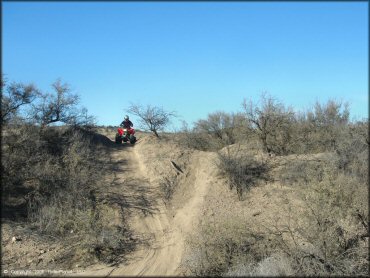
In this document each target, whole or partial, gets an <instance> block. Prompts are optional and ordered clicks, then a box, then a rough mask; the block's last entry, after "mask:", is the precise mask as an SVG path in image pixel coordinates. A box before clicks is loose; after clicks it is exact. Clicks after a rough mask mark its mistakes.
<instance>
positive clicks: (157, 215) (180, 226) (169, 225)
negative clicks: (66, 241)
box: [80, 142, 214, 276]
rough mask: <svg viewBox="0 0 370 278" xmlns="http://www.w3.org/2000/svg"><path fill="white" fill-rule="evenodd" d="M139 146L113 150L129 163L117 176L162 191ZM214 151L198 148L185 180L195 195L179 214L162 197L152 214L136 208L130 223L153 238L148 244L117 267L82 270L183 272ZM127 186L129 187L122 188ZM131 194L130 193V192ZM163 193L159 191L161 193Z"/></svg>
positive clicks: (99, 273) (144, 273) (116, 157)
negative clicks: (188, 238)
mask: <svg viewBox="0 0 370 278" xmlns="http://www.w3.org/2000/svg"><path fill="white" fill-rule="evenodd" d="M137 148H140V142H138V144H137V145H135V147H127V148H122V149H118V150H117V151H116V152H115V153H114V154H113V156H112V157H113V159H114V160H119V159H121V158H122V157H125V159H127V166H126V167H124V166H122V167H120V168H119V169H117V173H116V175H117V178H120V179H131V180H133V181H135V182H137V184H138V185H140V186H142V187H147V188H148V189H150V190H149V192H152V191H156V192H158V193H159V192H160V188H159V187H157V186H154V185H153V184H151V183H150V182H149V179H148V178H147V170H146V167H145V165H144V164H143V163H142V159H141V157H140V154H139V152H138V151H137ZM213 155H214V154H212V153H205V152H196V153H194V154H193V157H192V165H191V166H190V170H189V171H190V175H189V176H188V177H187V178H185V177H184V178H185V179H187V180H186V181H185V182H188V183H189V186H191V187H192V192H193V194H192V196H191V198H190V199H189V200H188V201H187V202H186V203H185V205H184V206H183V207H182V208H180V209H178V210H177V211H176V213H175V215H174V216H173V217H172V219H171V217H170V218H169V217H168V215H167V213H166V212H167V211H166V207H165V204H164V202H163V201H162V200H161V198H160V197H157V200H156V207H155V211H154V213H153V214H151V215H143V214H142V213H140V211H139V210H135V211H134V212H133V213H132V215H131V217H130V220H129V224H130V226H131V228H132V229H133V231H134V233H135V234H141V235H142V236H143V237H145V238H149V239H150V242H149V244H147V245H141V246H139V248H138V249H137V250H136V251H134V252H132V253H131V254H130V255H129V256H128V257H127V258H128V260H127V261H126V262H125V263H122V264H120V265H118V266H116V267H109V266H103V265H96V266H94V267H91V268H90V269H87V270H86V271H84V272H82V273H80V275H88V276H163V275H179V266H180V263H181V258H182V253H183V250H184V243H185V237H186V235H187V234H188V233H191V232H192V230H193V229H194V227H195V225H196V223H197V220H198V219H199V215H200V211H201V205H202V201H203V198H204V196H205V195H206V193H207V191H208V188H209V185H210V183H211V181H212V176H213V175H214V172H213V171H214V165H213V163H212V160H213ZM122 190H127V188H122ZM128 194H129V193H128ZM158 196H159V195H158Z"/></svg>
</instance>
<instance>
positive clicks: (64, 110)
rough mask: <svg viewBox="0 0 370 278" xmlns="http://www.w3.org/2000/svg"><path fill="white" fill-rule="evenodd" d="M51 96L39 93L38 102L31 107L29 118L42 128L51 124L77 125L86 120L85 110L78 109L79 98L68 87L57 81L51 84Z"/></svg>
mask: <svg viewBox="0 0 370 278" xmlns="http://www.w3.org/2000/svg"><path fill="white" fill-rule="evenodd" d="M52 87H53V89H54V93H53V94H48V93H39V95H38V97H39V98H38V102H37V103H36V104H34V105H33V109H32V111H31V118H32V119H33V120H34V121H36V122H37V123H39V124H40V125H41V126H42V127H45V126H47V125H50V124H52V123H56V122H61V123H65V124H79V121H80V120H81V118H85V119H86V115H84V114H86V110H84V111H81V110H80V109H79V108H78V102H79V97H78V95H76V94H72V93H71V89H70V88H69V85H68V84H66V83H62V82H61V81H60V80H57V81H56V82H54V83H53V84H52Z"/></svg>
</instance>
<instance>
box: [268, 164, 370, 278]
mask: <svg viewBox="0 0 370 278" xmlns="http://www.w3.org/2000/svg"><path fill="white" fill-rule="evenodd" d="M366 191H367V187H366V185H365V184H363V183H361V182H360V181H359V180H358V179H357V178H355V177H350V176H347V175H344V174H339V173H338V172H337V169H335V167H334V168H332V169H326V171H325V173H324V177H323V179H322V180H321V181H320V182H315V183H311V184H310V186H308V187H305V188H304V189H303V194H302V201H303V208H302V209H304V210H305V214H304V215H301V216H300V217H297V216H295V215H294V214H293V213H291V214H289V217H287V218H284V219H280V220H276V223H274V221H273V220H271V222H270V224H269V225H268V226H265V229H266V230H267V231H268V232H269V233H270V234H271V235H273V239H272V242H274V243H276V246H277V248H278V249H280V250H281V251H283V252H284V253H286V254H287V255H288V256H289V257H290V258H291V259H292V267H293V269H294V272H295V274H296V275H298V274H301V275H314V276H317V275H320V276H321V275H324V276H327V275H347V276H350V275H366V273H367V271H368V266H369V257H368V252H367V244H368V242H367V235H368V216H367V213H366V212H367V209H368V204H367V203H368V200H367V194H366ZM290 209H291V208H290ZM295 209H298V208H297V207H295ZM278 221H279V223H277V222H278Z"/></svg>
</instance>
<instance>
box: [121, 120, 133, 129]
mask: <svg viewBox="0 0 370 278" xmlns="http://www.w3.org/2000/svg"><path fill="white" fill-rule="evenodd" d="M121 126H123V127H124V128H127V129H129V128H130V127H132V126H134V125H133V123H132V122H131V121H130V120H127V121H126V120H123V121H122V123H121Z"/></svg>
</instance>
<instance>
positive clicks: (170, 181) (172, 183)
mask: <svg viewBox="0 0 370 278" xmlns="http://www.w3.org/2000/svg"><path fill="white" fill-rule="evenodd" d="M177 183H178V181H177V178H176V176H172V177H168V178H167V177H164V178H163V179H162V180H161V181H160V183H159V185H160V188H161V190H162V193H163V199H164V201H165V203H168V202H169V201H170V200H171V198H172V196H173V193H174V192H175V189H176V186H177Z"/></svg>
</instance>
